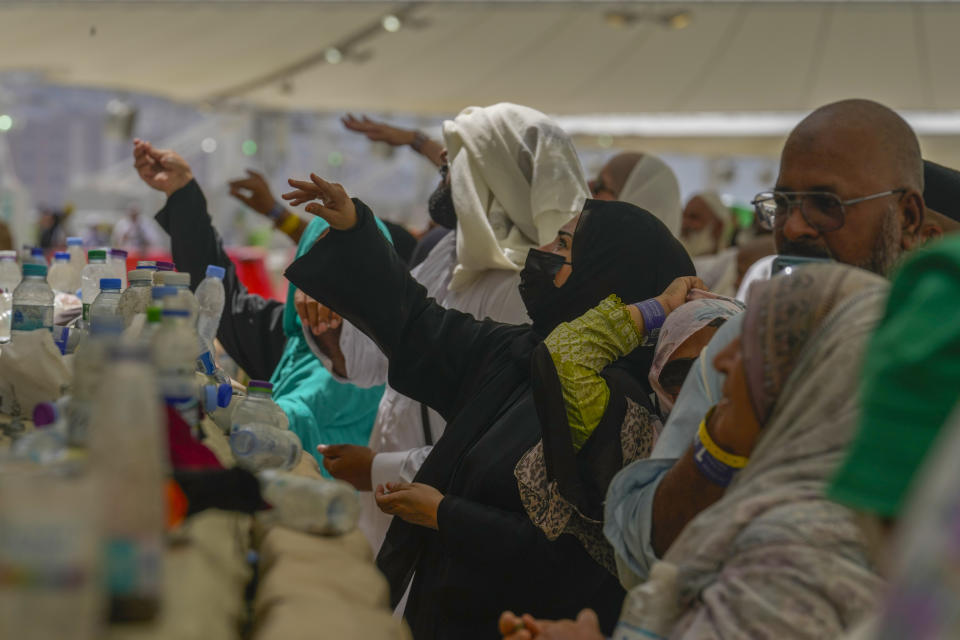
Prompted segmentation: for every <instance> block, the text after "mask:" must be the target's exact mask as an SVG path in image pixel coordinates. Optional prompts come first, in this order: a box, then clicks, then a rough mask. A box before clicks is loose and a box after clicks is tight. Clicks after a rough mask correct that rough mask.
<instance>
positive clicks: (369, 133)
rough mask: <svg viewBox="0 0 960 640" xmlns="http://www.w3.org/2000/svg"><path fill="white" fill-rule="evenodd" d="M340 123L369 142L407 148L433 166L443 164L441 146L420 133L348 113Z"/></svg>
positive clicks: (442, 149)
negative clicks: (360, 134)
mask: <svg viewBox="0 0 960 640" xmlns="http://www.w3.org/2000/svg"><path fill="white" fill-rule="evenodd" d="M342 122H343V126H345V127H346V128H347V129H349V130H350V131H356V132H357V133H362V134H363V135H365V136H366V137H367V138H368V139H370V140H373V141H375V142H386V143H387V144H389V145H390V146H392V147H403V146H408V147H410V148H411V149H413V150H414V151H416V152H417V153H419V154H420V155H422V156H423V157H424V158H426V159H427V160H429V161H430V162H432V163H433V164H434V166H437V167H439V166H441V165H443V164H444V157H443V152H444V148H443V145H442V144H440V143H439V142H436V141H435V140H431V139H430V138H428V137H427V136H426V134H424V133H423V132H422V131H416V130H415V129H401V128H400V127H392V126H390V125H388V124H386V123H385V122H377V121H376V120H371V119H370V118H368V117H367V116H361V117H360V118H355V117H353V114H349V113H348V114H347V115H346V116H344V117H343V120H342Z"/></svg>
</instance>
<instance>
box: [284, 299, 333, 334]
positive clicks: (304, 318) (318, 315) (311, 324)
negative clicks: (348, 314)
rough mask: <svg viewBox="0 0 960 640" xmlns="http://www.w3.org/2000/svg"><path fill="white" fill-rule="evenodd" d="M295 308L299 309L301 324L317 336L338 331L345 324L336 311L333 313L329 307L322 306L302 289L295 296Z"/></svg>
mask: <svg viewBox="0 0 960 640" xmlns="http://www.w3.org/2000/svg"><path fill="white" fill-rule="evenodd" d="M293 306H294V307H295V308H296V309H297V315H298V316H300V322H302V323H303V324H304V326H306V327H307V328H308V329H310V332H311V333H312V334H313V335H315V336H320V335H322V334H323V333H325V332H327V331H336V330H337V329H339V328H340V326H341V324H342V323H343V318H341V317H340V316H339V315H338V314H337V313H336V312H335V311H331V310H330V308H329V307H327V306H324V305H322V304H320V303H319V302H317V301H316V300H314V299H313V298H311V297H310V296H308V295H307V294H305V293H304V292H303V291H301V290H300V289H297V290H296V291H295V292H294V294H293Z"/></svg>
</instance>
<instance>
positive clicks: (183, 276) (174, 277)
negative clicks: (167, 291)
mask: <svg viewBox="0 0 960 640" xmlns="http://www.w3.org/2000/svg"><path fill="white" fill-rule="evenodd" d="M156 279H157V280H160V281H161V282H162V283H163V286H165V287H174V288H175V289H176V290H177V296H176V302H174V304H175V305H176V307H177V308H179V309H186V310H187V311H189V312H190V322H191V323H192V324H193V326H194V327H196V326H197V314H198V313H199V312H200V305H199V304H198V303H197V298H196V296H194V295H193V292H192V291H190V274H189V273H179V272H176V271H164V272H157V274H156ZM198 344H199V342H198Z"/></svg>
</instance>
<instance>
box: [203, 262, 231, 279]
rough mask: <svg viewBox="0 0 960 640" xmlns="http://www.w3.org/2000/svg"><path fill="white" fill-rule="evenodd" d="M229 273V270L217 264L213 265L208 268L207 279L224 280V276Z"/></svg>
mask: <svg viewBox="0 0 960 640" xmlns="http://www.w3.org/2000/svg"><path fill="white" fill-rule="evenodd" d="M226 273H227V270H226V269H224V268H223V267H218V266H217V265H215V264H211V265H209V266H208V267H207V277H208V278H209V277H214V278H220V279H221V280H223V276H224V275H225V274H226Z"/></svg>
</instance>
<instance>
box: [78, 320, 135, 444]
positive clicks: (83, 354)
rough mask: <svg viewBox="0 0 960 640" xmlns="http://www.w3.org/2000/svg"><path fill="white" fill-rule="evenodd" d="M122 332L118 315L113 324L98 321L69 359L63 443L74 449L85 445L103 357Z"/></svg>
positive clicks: (101, 372)
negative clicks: (68, 396)
mask: <svg viewBox="0 0 960 640" xmlns="http://www.w3.org/2000/svg"><path fill="white" fill-rule="evenodd" d="M122 333H123V322H122V320H121V319H120V317H119V316H117V317H116V318H115V319H114V320H113V321H110V320H109V319H104V320H101V322H98V323H97V326H95V327H91V329H90V332H89V333H87V335H86V336H84V337H83V340H82V341H81V342H80V344H79V345H78V346H77V351H76V353H75V354H74V356H73V385H72V387H71V390H70V394H71V397H72V399H71V401H70V404H69V406H68V407H67V442H69V443H70V445H71V446H74V447H85V446H86V445H87V432H88V425H89V424H90V414H91V413H92V411H93V400H94V398H95V397H96V394H97V392H98V391H99V389H100V384H101V382H102V380H103V378H104V376H105V373H106V368H107V354H108V351H109V349H110V347H111V345H113V344H115V343H117V342H118V341H119V339H120V335H121V334H122Z"/></svg>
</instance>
